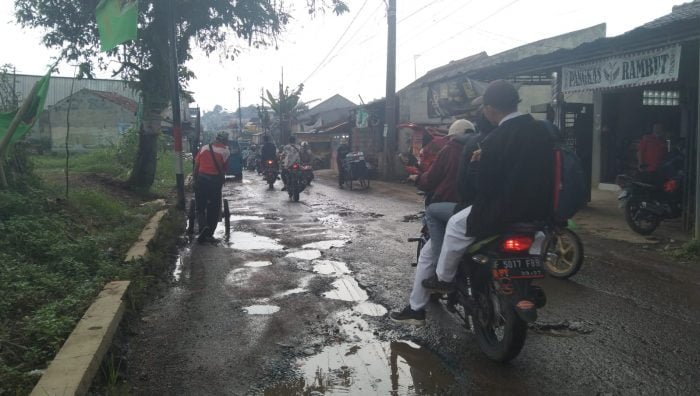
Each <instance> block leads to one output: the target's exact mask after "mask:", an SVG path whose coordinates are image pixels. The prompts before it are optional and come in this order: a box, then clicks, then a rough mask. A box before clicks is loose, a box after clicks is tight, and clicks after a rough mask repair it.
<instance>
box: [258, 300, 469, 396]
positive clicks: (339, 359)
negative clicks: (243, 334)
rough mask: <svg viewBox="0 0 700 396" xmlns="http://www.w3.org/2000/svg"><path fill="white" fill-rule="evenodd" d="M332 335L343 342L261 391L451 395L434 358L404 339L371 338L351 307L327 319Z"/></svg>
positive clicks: (449, 381) (451, 382) (451, 386)
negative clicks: (292, 375)
mask: <svg viewBox="0 0 700 396" xmlns="http://www.w3.org/2000/svg"><path fill="white" fill-rule="evenodd" d="M332 327H333V328H334V330H332V332H333V333H339V334H340V337H341V339H343V340H344V341H342V342H340V343H339V344H336V345H330V346H326V347H323V348H321V349H314V348H307V349H305V350H304V353H307V350H309V352H314V351H315V352H316V353H315V354H312V355H311V356H309V357H307V358H303V359H299V360H298V361H297V362H296V367H297V368H298V370H299V375H298V377H297V378H296V379H295V380H293V381H290V382H288V383H284V384H280V385H276V386H273V387H270V388H267V389H265V395H290V394H304V395H315V394H319V395H320V394H329V395H334V394H351V395H364V394H379V395H423V394H431V395H441V394H451V393H452V392H453V391H454V390H455V386H456V382H455V379H454V377H453V376H452V374H451V373H450V371H449V370H448V369H447V367H446V366H445V365H444V364H443V363H442V361H441V360H440V358H439V357H437V356H436V355H435V354H433V353H432V352H430V351H428V350H427V349H425V348H421V347H420V346H418V345H416V344H413V343H411V342H409V341H394V342H383V341H379V340H377V338H376V337H375V336H374V334H373V330H372V328H371V327H370V326H369V325H368V324H367V322H365V321H364V320H362V319H361V318H359V317H357V316H356V314H353V313H352V312H351V311H344V312H340V313H339V314H337V315H336V316H335V317H334V318H333V322H332Z"/></svg>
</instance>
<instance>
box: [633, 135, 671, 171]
mask: <svg viewBox="0 0 700 396" xmlns="http://www.w3.org/2000/svg"><path fill="white" fill-rule="evenodd" d="M664 157H666V141H665V140H664V139H662V138H660V137H657V136H656V135H654V134H653V133H650V134H648V135H644V136H642V140H641V141H640V142H639V158H640V160H641V164H640V165H646V166H647V167H646V169H645V170H646V171H647V172H653V171H655V170H656V169H658V167H659V165H661V163H662V162H663V160H664Z"/></svg>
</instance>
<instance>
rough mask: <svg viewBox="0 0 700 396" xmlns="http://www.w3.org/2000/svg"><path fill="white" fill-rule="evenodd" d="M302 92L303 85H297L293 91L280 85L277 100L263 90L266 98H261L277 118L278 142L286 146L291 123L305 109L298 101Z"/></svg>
mask: <svg viewBox="0 0 700 396" xmlns="http://www.w3.org/2000/svg"><path fill="white" fill-rule="evenodd" d="M303 90H304V84H299V86H298V87H297V88H296V89H295V90H293V91H290V90H289V87H286V88H284V89H282V84H281V83H280V88H279V96H278V97H277V98H276V97H275V96H274V95H272V93H271V92H270V91H268V90H265V93H266V94H267V97H262V98H261V99H262V100H263V101H264V102H265V103H267V104H268V105H270V108H271V109H272V111H273V112H274V113H275V116H276V117H277V121H278V124H279V128H280V136H279V139H280V140H279V141H280V143H281V144H286V143H287V140H289V134H290V133H291V125H292V121H293V120H295V119H296V117H297V115H299V113H300V112H302V111H303V110H304V109H306V105H305V104H304V102H302V101H301V100H300V99H301V91H303Z"/></svg>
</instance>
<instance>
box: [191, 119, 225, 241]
mask: <svg viewBox="0 0 700 396" xmlns="http://www.w3.org/2000/svg"><path fill="white" fill-rule="evenodd" d="M227 143H228V133H227V132H219V133H218V134H217V135H216V140H215V141H214V142H212V143H211V144H205V145H203V146H202V148H201V149H200V150H199V153H197V156H196V157H195V159H194V180H195V201H196V210H197V224H198V226H199V230H200V231H199V236H198V237H197V241H198V242H199V243H202V242H207V241H215V240H214V230H215V229H216V224H217V223H218V222H219V216H220V213H221V189H222V188H223V185H224V180H225V178H226V169H227V167H228V160H229V157H230V155H231V153H230V151H229V149H228V144H227Z"/></svg>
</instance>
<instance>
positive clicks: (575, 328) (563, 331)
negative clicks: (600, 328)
mask: <svg viewBox="0 0 700 396" xmlns="http://www.w3.org/2000/svg"><path fill="white" fill-rule="evenodd" d="M530 329H531V330H532V331H534V332H535V333H538V334H543V335H549V336H553V337H575V336H577V335H580V334H590V333H592V332H593V327H592V326H591V325H590V324H589V323H587V322H584V321H568V320H564V321H561V322H553V323H546V322H535V323H532V324H530Z"/></svg>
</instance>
